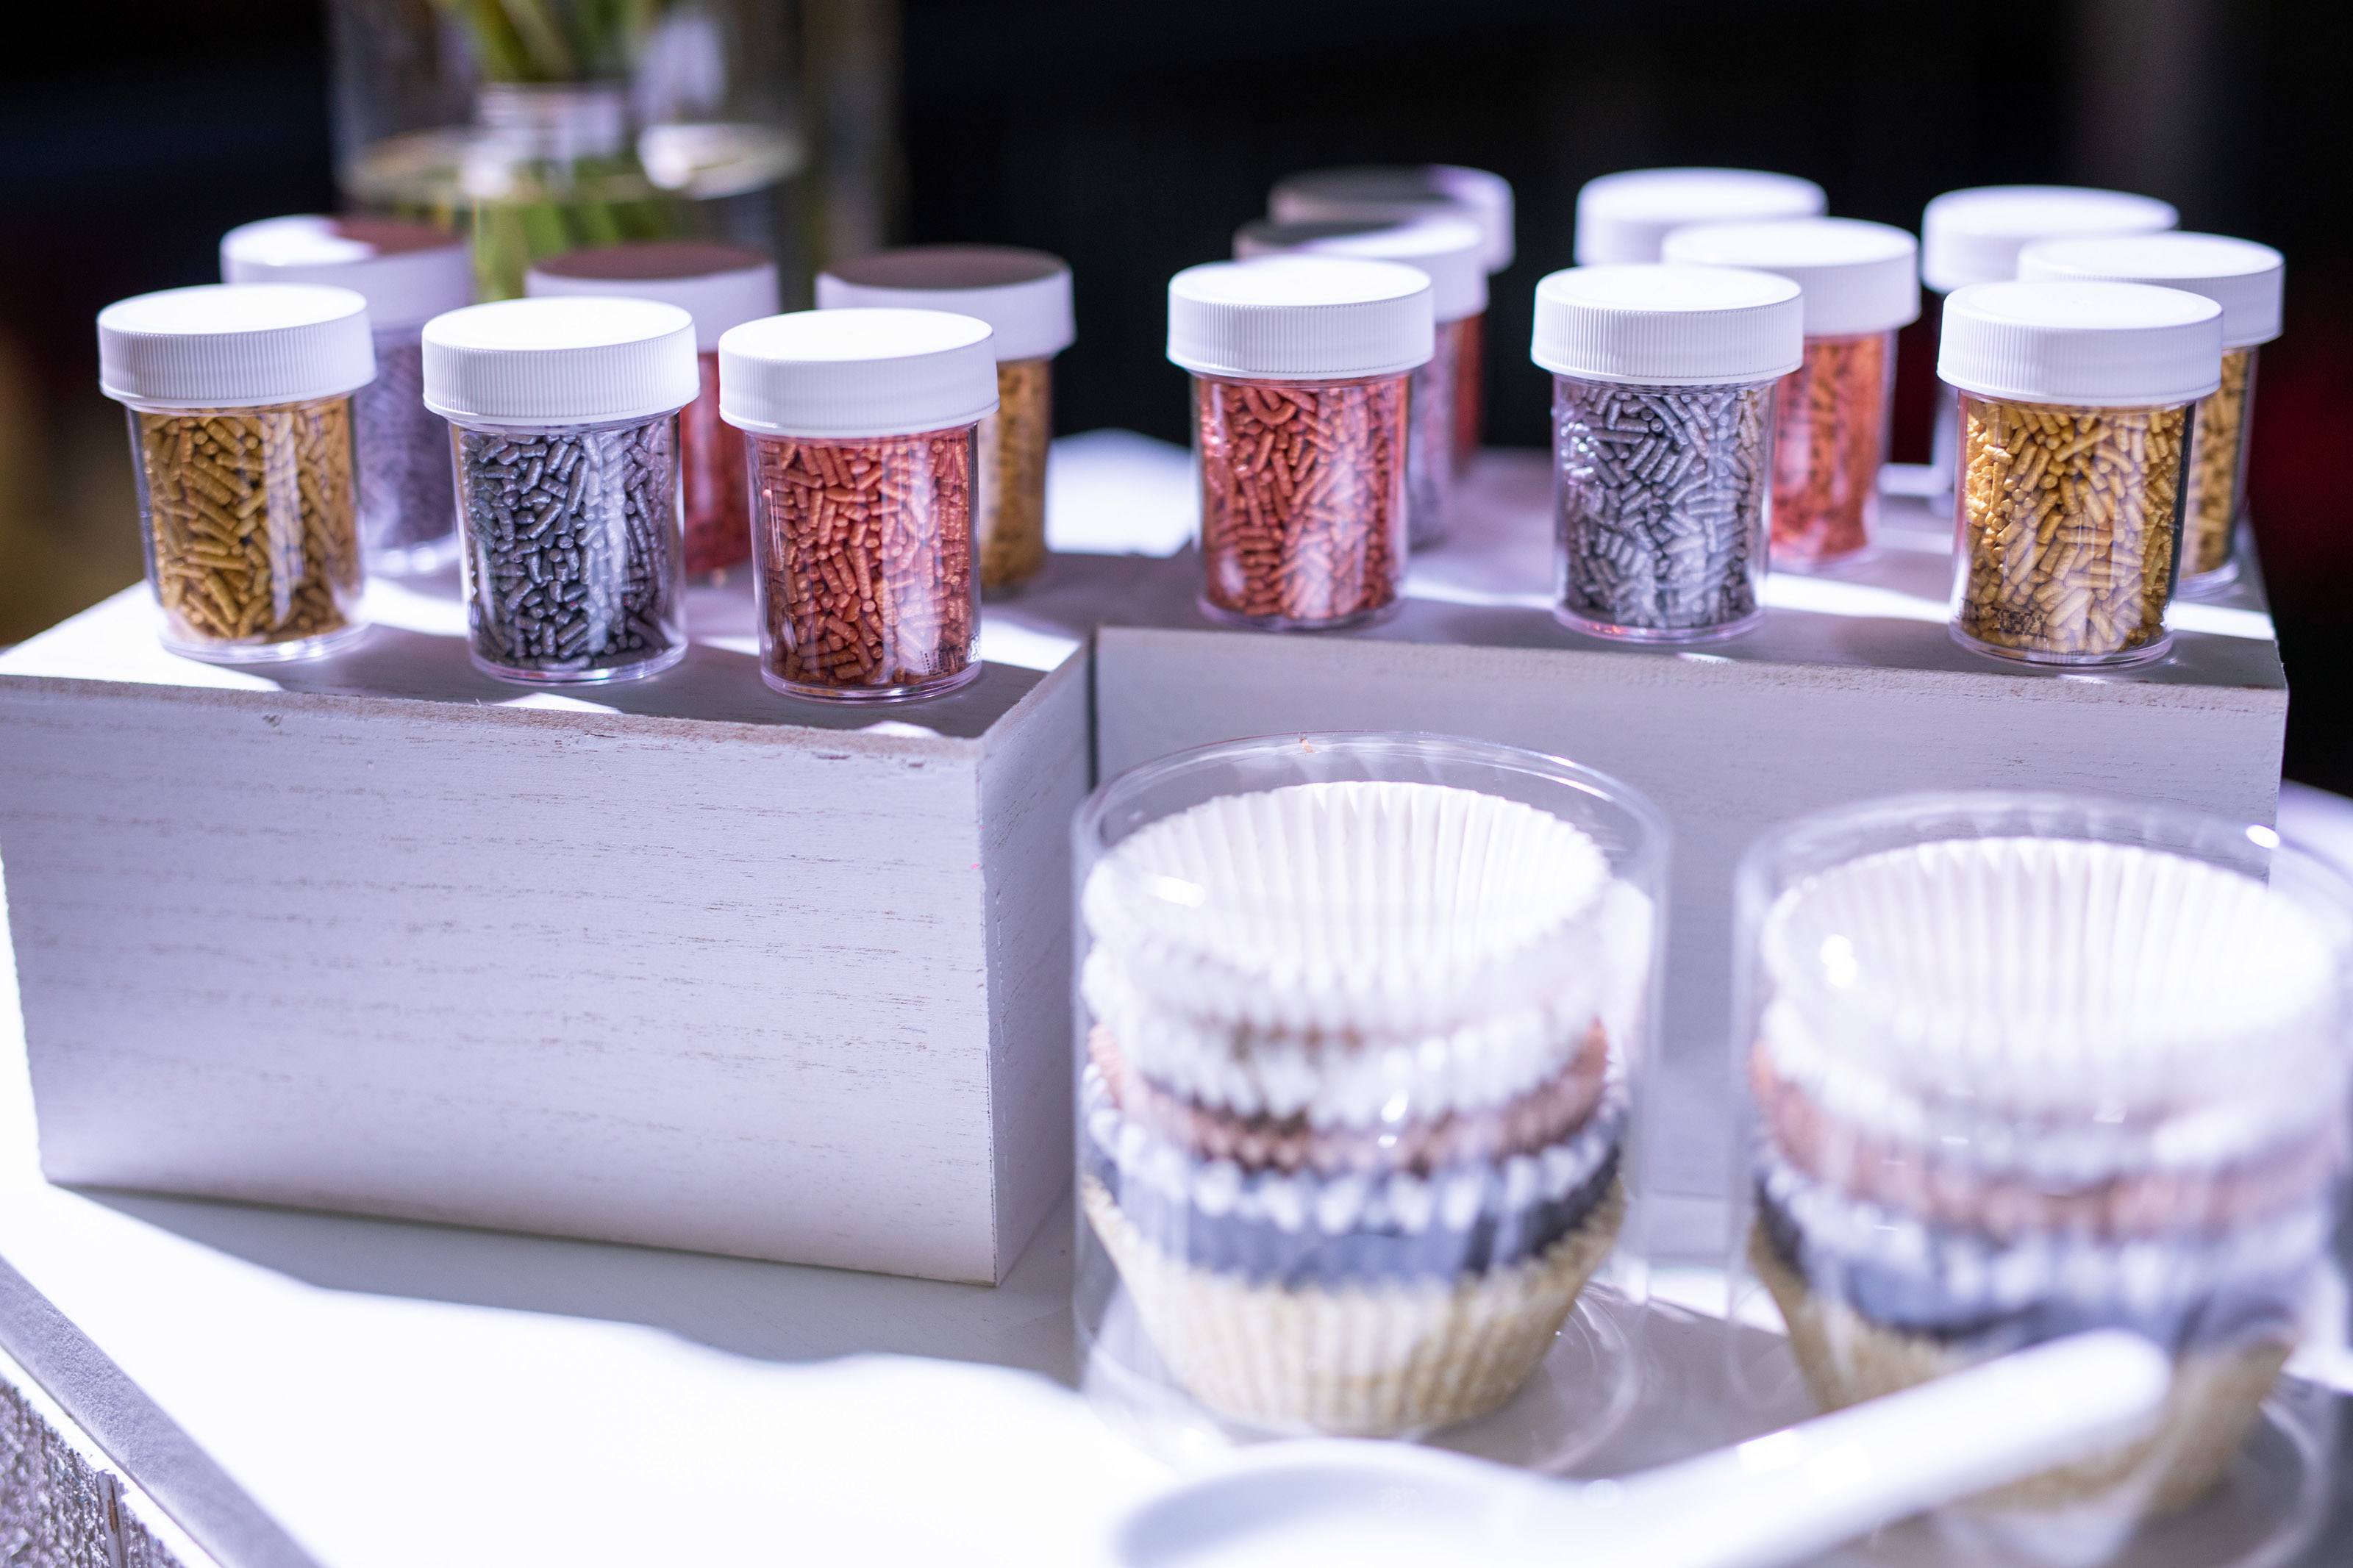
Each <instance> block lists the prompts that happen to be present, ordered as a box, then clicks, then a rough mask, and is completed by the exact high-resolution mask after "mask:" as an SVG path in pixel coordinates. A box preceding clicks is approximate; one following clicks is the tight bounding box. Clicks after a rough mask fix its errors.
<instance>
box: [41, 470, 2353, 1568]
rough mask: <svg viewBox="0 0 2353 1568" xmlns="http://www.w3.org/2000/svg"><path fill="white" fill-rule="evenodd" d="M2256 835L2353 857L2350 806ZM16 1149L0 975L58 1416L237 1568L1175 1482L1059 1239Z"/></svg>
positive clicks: (464, 1556) (606, 1558)
mask: <svg viewBox="0 0 2353 1568" xmlns="http://www.w3.org/2000/svg"><path fill="white" fill-rule="evenodd" d="M1090 439H1094V438H1090ZM1136 439H1137V438H1134V437H1125V438H1116V437H1114V438H1111V439H1110V440H1109V441H1108V442H1104V441H1098V447H1097V449H1096V450H1095V452H1094V453H1093V455H1094V456H1096V457H1101V456H1103V455H1105V454H1106V453H1108V454H1109V455H1110V456H1111V457H1112V458H1114V459H1115V462H1114V464H1113V466H1114V468H1117V467H1118V466H1119V465H1122V464H1132V463H1140V464H1144V465H1147V466H1152V465H1156V466H1157V470H1158V471H1159V472H1160V473H1161V475H1162V478H1163V481H1164V483H1163V486H1162V488H1161V489H1160V490H1158V491H1155V494H1159V495H1161V496H1162V498H1163V500H1164V501H1165V502H1166V504H1163V505H1160V506H1159V507H1158V508H1157V509H1156V510H1155V509H1154V508H1151V507H1145V508H1139V509H1138V511H1137V517H1136V521H1137V523H1138V529H1137V531H1136V532H1135V533H1134V534H1133V535H1123V536H1120V537H1117V538H1113V539H1109V540H1105V541H1098V540H1089V541H1085V542H1087V543H1092V544H1094V545H1095V546H1096V547H1097V548H1103V547H1104V546H1105V545H1106V544H1108V545H1110V546H1112V547H1124V548H1127V549H1130V550H1132V551H1134V552H1140V553H1159V552H1164V551H1165V550H1166V549H1168V548H1172V547H1173V546H1174V545H1175V544H1176V542H1179V531H1178V530H1177V529H1176V526H1175V524H1174V522H1173V521H1171V519H1172V517H1173V515H1174V513H1173V512H1172V511H1171V509H1172V508H1175V507H1176V506H1177V504H1178V503H1177V501H1176V500H1175V499H1173V498H1175V497H1176V495H1177V494H1178V492H1177V491H1176V489H1173V488H1171V487H1172V485H1173V483H1174V481H1173V479H1172V478H1171V476H1173V475H1175V474H1176V469H1175V468H1173V467H1172V463H1173V461H1174V459H1172V458H1171V457H1170V453H1171V451H1172V450H1173V449H1169V448H1157V449H1155V448H1154V447H1150V446H1142V447H1138V446H1134V445H1133V444H1132V443H1134V441H1135V440H1136ZM1123 441H1124V442H1125V443H1128V444H1126V445H1122V444H1121V443H1122V442H1123ZM1081 450H1082V452H1084V451H1085V450H1086V448H1083V447H1082V448H1081ZM1177 457H1178V458H1181V454H1178V455H1177ZM1063 469H1064V475H1065V482H1069V481H1071V480H1073V479H1079V480H1083V479H1086V478H1087V476H1088V473H1089V469H1088V468H1087V465H1086V463H1085V462H1083V461H1082V462H1081V463H1077V464H1071V463H1064V464H1063ZM1088 510H1090V511H1092V510H1094V509H1093V508H1092V507H1091V508H1089V509H1088ZM1163 512H1168V513H1170V515H1167V516H1163V515H1160V514H1161V513H1163ZM1155 529H1156V530H1157V532H1156V533H1155V531H1154V530H1155ZM1163 536H1165V537H1163ZM1059 542H1061V543H1063V544H1065V545H1070V544H1076V543H1080V542H1082V541H1079V540H1077V539H1073V538H1067V537H1066V538H1064V539H1062V540H1060V541H1059ZM1452 591H1453V592H1467V591H1470V590H1469V589H1468V588H1467V587H1465V586H1461V585H1458V586H1457V587H1456V588H1455V589H1454V590H1452ZM1449 592H1450V590H1449V589H1447V588H1446V587H1444V586H1442V585H1440V586H1437V587H1436V589H1435V595H1436V596H1445V595H1447V594H1448V593H1449ZM1038 619H1039V628H1038V635H1039V636H1041V637H1051V636H1052V635H1053V634H1052V631H1051V628H1050V617H1038ZM2250 629H2251V630H2252V628H2250ZM2258 635H2259V634H2258ZM1060 651H1061V650H1060V649H1059V648H1055V647H1049V646H1047V645H1042V644H1041V645H1039V656H1040V657H1041V658H1042V659H1044V660H1045V661H1049V662H1050V660H1051V659H1052V658H1055V657H1058V656H1059V654H1060ZM2282 821H2283V826H2284V828H2286V830H2287V831H2289V832H2291V833H2300V834H2303V835H2305V836H2306V837H2316V838H2322V839H2326V840H2330V841H2333V842H2335V843H2337V844H2338V845H2340V846H2342V847H2344V848H2345V850H2346V852H2347V856H2348V859H2353V805H2348V803H2345V802H2341V801H2337V800H2335V799H2334V798H2333V797H2325V796H2316V795H2312V794H2311V793H2310V792H2295V791H2291V792H2290V794H2289V795H2287V796H2286V797H2285V798H2284V800H2283V803H2282ZM34 1140H35V1131H34V1124H33V1116H32V1109H31V1104H30V1097H29V1091H28V1088H27V1084H26V1075H25V1070H24V1058H23V1042H22V1035H21V1027H20V1024H19V1020H18V1016H17V1012H16V996H15V981H14V973H13V968H12V967H10V966H9V965H8V964H7V962H6V955H5V952H0V1258H5V1261H6V1262H7V1264H9V1265H11V1266H13V1267H14V1268H15V1269H16V1270H18V1271H20V1272H21V1274H22V1275H23V1277H24V1278H25V1279H26V1280H27V1281H29V1282H30V1284H31V1286H32V1287H33V1288H34V1289H37V1290H38V1291H39V1292H41V1293H42V1294H43V1295H44V1296H46V1297H47V1299H48V1300H50V1301H51V1302H53V1303H54V1304H55V1306H56V1307H57V1308H58V1309H59V1310H60V1311H62V1313H63V1314H64V1315H65V1317H66V1318H68V1319H69V1320H70V1321H71V1322H72V1323H73V1324H74V1325H75V1326H76V1327H77V1328H78V1329H79V1331H80V1333H81V1334H82V1335H84V1336H87V1340H88V1342H89V1343H90V1345H94V1346H95V1347H96V1349H97V1350H98V1351H99V1352H102V1353H103V1355H104V1356H105V1357H108V1358H111V1361H112V1362H113V1363H115V1364H116V1365H117V1366H119V1367H120V1368H121V1372H122V1373H124V1374H127V1377H128V1379H129V1380H130V1384H132V1385H135V1393H133V1394H127V1395H124V1396H123V1397H122V1398H121V1400H120V1401H118V1402H117V1403H115V1404H111V1405H108V1406H107V1407H106V1408H103V1409H99V1410H95V1411H92V1410H90V1409H84V1410H81V1411H78V1412H77V1413H76V1414H77V1415H78V1418H80V1419H83V1420H85V1422H86V1424H89V1425H90V1426H92V1428H93V1435H94V1436H98V1437H99V1438H100V1440H101V1441H106V1440H108V1438H109V1434H110V1431H111V1432H112V1433H114V1434H116V1435H117V1436H121V1438H122V1440H123V1441H124V1442H125V1443H128V1444H131V1445H132V1446H133V1447H139V1448H141V1450H142V1452H143V1453H145V1454H147V1455H148V1456H149V1457H150V1459H151V1462H150V1463H148V1464H145V1465H143V1466H140V1465H134V1464H132V1461H131V1460H130V1459H129V1458H126V1457H125V1456H124V1455H122V1454H121V1453H118V1454H117V1458H118V1459H122V1460H123V1462H124V1463H125V1467H126V1468H129V1469H132V1470H133V1472H134V1473H133V1479H136V1480H138V1481H139V1482H140V1483H141V1484H142V1486H144V1487H146V1489H148V1490H149V1492H150V1493H151V1494H153V1496H154V1497H155V1498H156V1499H157V1500H158V1501H159V1502H161V1503H162V1504H163V1505H164V1507H165V1508H166V1509H167V1510H171V1511H172V1512H173V1513H174V1516H175V1517H176V1518H178V1519H179V1520H180V1522H181V1523H183V1524H184V1525H185V1526H187V1527H188V1528H189V1529H190V1531H191V1533H192V1534H195V1535H196V1537H197V1538H198V1539H199V1540H202V1541H206V1543H207V1544H208V1545H209V1547H210V1549H211V1550H213V1551H214V1552H216V1554H217V1555H218V1556H219V1557H220V1558H221V1560H222V1561H223V1563H227V1564H230V1565H231V1568H250V1565H259V1564H264V1563H269V1564H276V1563H289V1564H294V1563H303V1562H306V1561H308V1562H315V1563H321V1564H329V1565H332V1568H374V1565H378V1564H382V1565H387V1568H389V1565H399V1568H413V1565H416V1564H420V1563H434V1564H446V1565H449V1568H463V1565H470V1564H484V1565H489V1564H498V1565H500V1568H510V1565H512V1564H521V1563H594V1564H603V1563H613V1564H621V1563H629V1564H647V1563H730V1564H734V1563H767V1562H777V1563H784V1562H795V1563H866V1562H876V1563H895V1562H940V1563H944V1562H951V1561H953V1562H958V1563H974V1562H978V1563H994V1562H1007V1563H1061V1562H1071V1561H1085V1560H1087V1558H1088V1556H1089V1555H1090V1549H1091V1548H1092V1545H1093V1544H1094V1543H1095V1542H1097V1541H1098V1540H1099V1539H1100V1534H1101V1531H1103V1528H1104V1527H1105V1525H1106V1524H1107V1522H1108V1521H1110V1520H1111V1519H1112V1518H1113V1516H1115V1515H1116V1513H1117V1512H1119V1511H1120V1510H1123V1509H1124V1508H1125V1507H1127V1506H1129V1505H1131V1504H1133V1503H1134V1502H1135V1501H1137V1500H1141V1499H1143V1498H1145V1497H1146V1496H1149V1495H1150V1494H1151V1493H1152V1492H1154V1491H1155V1489H1159V1488H1161V1487H1163V1486H1165V1485H1166V1484H1167V1482H1168V1481H1169V1479H1171V1474H1170V1472H1169V1471H1167V1470H1166V1469H1165V1468H1163V1467H1162V1466H1161V1465H1159V1464H1158V1463H1157V1462H1156V1461H1155V1460H1152V1459H1150V1458H1146V1457H1145V1455H1143V1454H1142V1453H1141V1452H1140V1451H1138V1450H1137V1449H1135V1448H1134V1447H1130V1446H1129V1445H1128V1444H1127V1443H1126V1442H1125V1441H1124V1439H1122V1438H1120V1437H1119V1436H1115V1435H1114V1434H1113V1433H1112V1432H1111V1431H1110V1429H1108V1428H1107V1427H1105V1426H1103V1424H1102V1423H1101V1422H1100V1421H1099V1420H1098V1419H1097V1417H1096V1415H1094V1413H1093V1411H1092V1408H1091V1407H1090V1406H1089V1405H1087V1404H1086V1402H1085V1401H1084V1400H1083V1399H1082V1397H1081V1396H1080V1395H1079V1394H1077V1393H1075V1392H1073V1390H1072V1388H1071V1382H1072V1377H1073V1372H1074V1366H1073V1352H1072V1346H1071V1321H1070V1314H1069V1308H1068V1300H1067V1290H1068V1279H1069V1267H1070V1256H1069V1253H1070V1226H1069V1223H1068V1220H1067V1218H1062V1219H1058V1220H1056V1221H1055V1222H1052V1223H1050V1226H1049V1227H1048V1229H1047V1231H1046V1232H1045V1234H1044V1235H1043V1236H1041V1237H1040V1238H1039V1241H1038V1242H1037V1243H1036V1244H1035V1245H1034V1246H1033V1247H1031V1248H1030V1250H1029V1254H1028V1255H1027V1256H1025V1258H1023V1259H1022V1261H1021V1262H1020V1264H1019V1265H1018V1267H1017V1268H1016V1269H1015V1270H1014V1272H1013V1274H1012V1275H1011V1277H1010V1278H1009V1279H1008V1281H1007V1282H1006V1283H1005V1284H1004V1285H1002V1286H1000V1287H998V1288H997V1289H994V1290H991V1289H985V1288H980V1287H966V1286H955V1285H944V1284H935V1283H929V1282H921V1281H911V1280H902V1279H886V1278H882V1277H879V1276H870V1275H859V1274H850V1273H843V1272H837V1271H831V1270H826V1269H816V1268H792V1267H786V1266H779V1265H769V1264H758V1263H751V1262H744V1261H738V1260H732V1259H725V1258H705V1257H697V1256H691V1255H687V1254H679V1253H664V1252H657V1251H651V1250H647V1249H640V1248H633V1247H612V1246H603V1245H598V1244H593V1243H582V1242H571V1241H562V1240H553V1239H543V1238H535V1237H518V1236H509V1235H497V1234H491V1233H484V1232H470V1231H463V1230H456V1229H448V1228H441V1227H435V1226H419V1225H408V1224H402V1223H397V1222H388V1221H375V1220H366V1219H354V1218H346V1217H342V1216H335V1215H314V1214H301V1213H291V1212H281V1211H274V1210H264V1209H256V1208H240V1207H237V1206H234V1205H218V1204H209V1203H203V1202H197V1201H192V1200H184V1199H171V1198H159V1197H149V1196H141V1195H132V1194H100V1193H84V1192H74V1191H68V1190H65V1189H61V1188H58V1187H53V1186H51V1185H49V1184H47V1183H46V1182H44V1181H43V1180H42V1179H41V1177H40V1174H39V1172H38V1169H37V1160H36V1153H35V1142H34ZM1679 1321H1683V1322H1689V1321H1690V1320H1688V1319H1682V1320H1679ZM18 1359H19V1360H20V1361H24V1362H26V1364H27V1365H28V1366H33V1365H34V1363H35V1362H36V1361H37V1359H38V1358H36V1357H29V1356H26V1355H25V1354H23V1353H21V1352H20V1353H19V1354H18ZM35 1370H36V1372H38V1371H39V1368H38V1367H37V1366H35ZM2322 1370H2323V1371H2324V1372H2333V1371H2334V1370H2335V1369H2334V1368H2333V1367H2324V1368H2323V1369H2322ZM60 1375H62V1374H60ZM77 1375H79V1374H77ZM68 1381H71V1380H70V1379H69V1380H68ZM101 1381H102V1380H101ZM90 1386H96V1384H91V1385H90ZM52 1392H53V1393H59V1394H60V1397H61V1398H63V1397H64V1394H63V1391H60V1390H57V1389H52ZM119 1392H120V1391H118V1393H119ZM1663 1397H1665V1398H1666V1400H1667V1402H1668V1403H1669V1404H1672V1400H1673V1391H1672V1388H1669V1389H1667V1390H1664V1391H1663ZM67 1402H68V1403H69V1404H70V1401H67ZM174 1425H175V1426H176V1427H177V1428H178V1431H179V1432H180V1433H184V1434H185V1438H186V1439H187V1440H188V1443H190V1444H192V1445H193V1448H185V1447H175V1446H174V1445H175V1444H176V1443H177V1441H178V1439H177V1437H176V1436H175V1435H174V1433H173V1432H172V1430H171V1428H172V1426H174ZM1715 1436H1720V1434H1709V1433H1694V1432H1691V1431H1688V1430H1686V1431H1685V1432H1683V1433H1681V1434H1679V1435H1678V1436H1676V1437H1675V1438H1674V1439H1672V1440H1663V1439H1661V1438H1659V1437H1658V1436H1657V1435H1656V1434H1655V1433H1654V1434H1652V1435H1651V1436H1649V1437H1648V1438H1645V1437H1643V1436H1641V1434H1640V1433H1637V1434H1636V1435H1635V1436H1634V1437H1633V1439H1632V1440H1631V1441H1630V1445H1629V1446H1625V1447H1624V1448H1623V1452H1624V1453H1625V1455H1626V1456H1627V1457H1628V1458H1629V1459H1630V1462H1643V1461H1644V1460H1645V1459H1647V1458H1656V1457H1658V1456H1659V1454H1660V1453H1662V1452H1663V1451H1665V1450H1666V1449H1667V1448H1669V1447H1674V1446H1676V1445H1677V1444H1682V1445H1683V1446H1690V1444H1691V1443H1693V1442H1695V1441H1701V1440H1710V1439H1712V1438H1713V1437H1715ZM1646 1443H1647V1444H1648V1445H1649V1446H1650V1447H1651V1452H1648V1453H1646V1452H1644V1446H1645V1444H1646ZM257 1505H258V1511H256V1508H257ZM199 1521H202V1525H203V1528H199ZM2347 1550H2348V1552H2353V1547H2348V1549H2347ZM2324 1560H2325V1559H2323V1558H2320V1557H2314V1558H2312V1559H2310V1561H2312V1562H2314V1563H2318V1562H2321V1561H2324Z"/></svg>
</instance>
